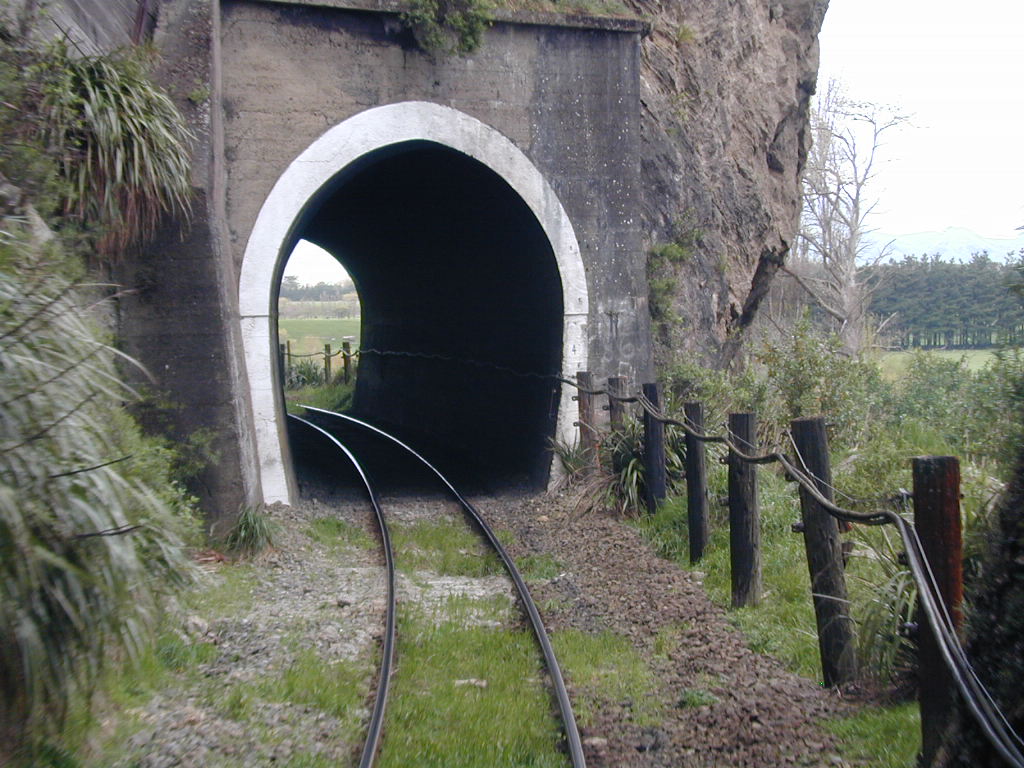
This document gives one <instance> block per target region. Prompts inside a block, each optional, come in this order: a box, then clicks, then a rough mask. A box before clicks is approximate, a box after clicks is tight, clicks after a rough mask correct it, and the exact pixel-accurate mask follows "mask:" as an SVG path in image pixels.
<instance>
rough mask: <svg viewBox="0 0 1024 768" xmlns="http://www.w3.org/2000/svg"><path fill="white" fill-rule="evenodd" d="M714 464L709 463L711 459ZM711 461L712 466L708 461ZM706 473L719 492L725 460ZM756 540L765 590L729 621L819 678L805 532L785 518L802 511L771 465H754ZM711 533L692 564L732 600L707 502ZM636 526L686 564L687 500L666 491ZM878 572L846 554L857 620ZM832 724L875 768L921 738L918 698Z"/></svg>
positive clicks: (691, 694) (692, 694)
mask: <svg viewBox="0 0 1024 768" xmlns="http://www.w3.org/2000/svg"><path fill="white" fill-rule="evenodd" d="M710 466H714V465H710ZM710 466H709V468H710ZM713 473H714V474H713V476H712V477H711V478H710V479H709V484H710V486H711V489H712V490H711V494H710V495H711V498H712V499H715V498H718V497H719V496H724V494H725V490H724V479H723V477H722V476H723V475H724V468H721V467H717V466H714V469H713ZM758 481H759V484H760V488H759V491H760V493H759V498H760V502H761V505H760V508H761V547H762V574H763V579H764V593H763V596H762V601H761V603H760V605H758V606H756V607H749V608H741V609H732V610H730V612H729V618H730V621H731V622H732V623H733V624H734V625H735V626H736V627H737V628H739V629H740V630H741V631H742V632H743V634H744V636H745V637H746V638H747V642H748V644H749V646H750V647H751V648H752V649H753V650H755V651H758V652H760V653H765V654H768V655H770V656H773V657H775V658H778V659H780V660H781V661H783V663H785V664H786V666H787V667H788V668H789V669H790V670H792V671H794V672H796V673H797V674H800V675H802V676H804V677H808V678H810V679H812V680H818V681H820V680H821V675H822V672H821V660H820V656H819V651H818V641H817V631H816V626H815V619H814V608H813V605H812V602H811V593H810V576H809V574H808V570H807V560H806V555H805V552H804V546H803V537H802V536H800V535H798V534H794V533H792V531H791V529H790V525H791V524H792V523H793V522H795V521H797V520H799V519H800V507H799V501H798V497H797V492H796V487H795V486H794V485H793V484H790V483H786V482H784V481H783V480H782V478H781V476H780V475H779V474H778V473H777V472H776V471H771V470H762V471H761V472H759V475H758ZM711 517H712V521H711V528H712V534H711V540H710V543H709V547H708V549H707V551H706V553H705V556H704V559H703V560H702V561H701V562H700V563H699V564H697V566H695V567H694V568H693V570H699V571H701V572H703V573H704V586H705V588H706V590H707V592H708V595H709V596H710V597H711V599H712V600H713V601H715V602H716V603H718V604H719V605H722V606H726V607H728V606H729V605H730V604H731V583H730V570H729V569H730V565H729V530H728V520H727V517H726V512H725V511H724V510H723V509H722V508H720V507H717V508H716V507H712V515H711ZM636 524H637V526H638V527H639V528H640V529H641V531H643V533H644V535H645V537H646V538H647V539H648V540H649V541H650V542H651V543H652V545H653V546H655V547H656V548H657V549H658V551H659V553H660V554H661V555H662V556H663V557H667V558H669V559H671V560H674V561H675V562H676V563H678V564H679V565H681V566H682V567H685V568H690V567H691V566H690V565H689V562H688V559H689V549H688V547H689V544H688V536H687V531H686V500H685V498H680V497H676V498H670V499H669V500H667V502H666V503H665V504H664V505H663V506H662V507H661V508H660V509H659V510H658V513H657V514H655V515H651V516H647V517H643V518H640V519H639V520H637V521H636ZM880 579H882V574H881V571H880V569H879V566H878V564H877V563H874V562H873V561H872V560H871V559H870V558H865V557H855V558H851V560H850V563H849V565H848V568H847V585H848V589H849V591H850V597H851V600H853V617H854V619H855V620H856V619H857V618H858V616H859V615H860V613H861V610H862V609H860V608H859V606H864V605H865V604H866V603H867V601H868V600H869V599H870V592H869V590H868V588H867V585H869V584H871V583H878V582H879V580H880ZM670 642H671V638H670V637H666V638H661V639H659V638H656V646H657V645H659V643H660V644H661V646H662V647H665V646H667V645H668V644H670ZM679 695H680V699H679V706H683V707H689V706H701V705H702V704H704V703H710V701H708V700H707V698H708V696H713V694H711V693H710V691H706V690H704V689H703V688H695V689H686V690H683V691H681V692H680V694H679ZM828 727H829V729H830V730H832V731H833V732H834V733H836V734H837V735H838V736H840V737H841V739H840V740H841V743H842V746H843V754H844V755H845V756H847V757H856V758H858V759H864V760H865V763H864V764H865V765H871V766H872V768H909V766H912V765H913V757H914V755H915V754H916V751H917V749H918V746H919V742H920V725H919V720H918V714H917V705H916V704H908V705H902V706H899V707H870V708H865V709H864V710H863V711H862V712H860V713H859V714H857V715H855V716H853V717H850V718H844V719H842V720H837V721H833V722H830V723H829V725H828Z"/></svg>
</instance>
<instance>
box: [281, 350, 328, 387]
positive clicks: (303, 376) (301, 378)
mask: <svg viewBox="0 0 1024 768" xmlns="http://www.w3.org/2000/svg"><path fill="white" fill-rule="evenodd" d="M323 385H324V369H323V367H322V366H320V365H318V364H317V363H316V361H315V360H312V359H310V358H303V359H300V360H299V362H297V363H296V364H295V365H292V366H290V367H289V368H288V371H287V373H286V374H285V382H284V387H285V389H302V388H303V387H322V386H323Z"/></svg>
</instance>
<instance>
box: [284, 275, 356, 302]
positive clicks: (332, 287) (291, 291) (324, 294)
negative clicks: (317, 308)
mask: <svg viewBox="0 0 1024 768" xmlns="http://www.w3.org/2000/svg"><path fill="white" fill-rule="evenodd" d="M281 298H282V299H289V300H290V301H344V300H346V299H353V300H355V299H356V298H357V297H356V287H355V286H354V285H353V284H352V282H351V281H347V282H344V283H322V282H321V283H317V284H316V285H300V284H299V278H297V277H295V276H294V275H286V276H285V277H284V279H283V280H281Z"/></svg>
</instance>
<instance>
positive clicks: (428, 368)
mask: <svg viewBox="0 0 1024 768" xmlns="http://www.w3.org/2000/svg"><path fill="white" fill-rule="evenodd" d="M293 234H294V239H295V240H297V239H298V238H305V239H306V240H309V241H311V242H313V243H315V244H317V245H319V246H320V247H321V248H323V249H325V250H326V251H328V252H330V253H331V254H332V255H334V257H335V258H337V259H338V260H339V261H340V262H341V264H342V265H343V266H344V267H345V269H346V270H347V271H348V273H349V275H350V276H351V277H352V279H353V281H354V283H355V285H356V288H357V290H358V293H359V297H360V303H361V313H362V319H361V339H360V349H361V354H360V361H359V375H358V378H357V382H356V391H355V399H354V404H353V413H355V414H357V415H359V416H362V417H364V418H367V419H368V420H370V421H373V422H374V423H376V424H379V425H381V426H390V427H391V428H393V429H394V430H395V431H396V434H398V435H399V436H402V437H403V438H405V439H407V440H408V441H410V443H411V444H413V445H414V446H418V447H420V449H421V450H422V452H423V453H424V454H426V455H427V456H428V457H429V458H431V459H432V460H434V461H436V462H437V463H438V465H439V466H440V467H441V468H447V469H449V470H450V471H453V472H459V473H461V474H463V475H465V474H467V473H470V474H472V475H475V477H476V479H479V480H480V481H481V482H483V483H484V484H485V485H486V486H488V487H492V488H498V487H502V488H504V487H519V486H527V487H537V486H541V485H543V484H544V483H545V482H546V480H547V473H548V471H549V465H550V450H549V448H548V439H549V438H550V437H552V436H553V434H554V428H555V418H556V416H557V404H558V395H557V387H556V382H555V381H554V380H553V379H552V378H549V377H548V378H545V377H542V376H536V375H529V376H523V375H515V373H513V372H518V373H520V374H522V373H528V374H557V373H558V372H559V370H560V365H561V354H562V314H563V311H562V288H561V279H560V276H559V273H558V268H557V264H556V261H555V256H554V253H553V251H552V248H551V244H550V242H549V241H548V238H547V236H546V235H545V233H544V230H543V228H542V227H541V225H540V224H539V222H538V221H537V219H536V217H535V216H534V215H533V213H532V212H531V211H530V209H529V207H528V206H527V205H526V203H524V202H523V200H522V199H521V198H520V197H519V195H518V194H517V193H516V192H515V191H514V190H513V189H512V188H511V187H510V186H509V185H508V184H507V183H506V182H505V181H504V180H503V179H502V178H501V177H500V176H499V175H498V174H497V173H495V172H494V171H492V170H491V169H489V168H488V167H487V166H485V165H483V164H482V163H480V162H478V161H477V160H475V159H473V158H471V157H469V156H468V155H465V154H463V153H461V152H458V151H455V150H452V149H450V148H447V147H444V146H442V145H439V144H435V143H432V142H425V141H416V142H405V143H402V144H397V145H392V146H389V147H386V148H384V149H381V150H377V151H376V152H373V153H370V154H368V155H366V156H364V157H363V158H361V159H360V161H358V162H357V163H354V164H352V165H350V166H349V167H347V168H346V169H345V170H343V171H342V172H341V173H339V174H338V176H336V177H335V178H334V179H333V180H332V182H331V183H330V184H329V185H328V186H327V187H326V188H325V189H324V190H322V191H321V192H320V193H319V195H318V196H317V197H316V198H315V199H314V200H312V201H311V203H310V204H309V205H308V206H307V207H306V210H305V212H304V214H303V217H302V219H301V220H300V222H299V225H298V227H297V228H296V230H295V231H294V233H293Z"/></svg>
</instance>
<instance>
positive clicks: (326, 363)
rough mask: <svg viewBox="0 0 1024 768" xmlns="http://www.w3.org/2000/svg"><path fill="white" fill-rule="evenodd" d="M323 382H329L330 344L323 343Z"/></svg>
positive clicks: (328, 384) (328, 383)
mask: <svg viewBox="0 0 1024 768" xmlns="http://www.w3.org/2000/svg"><path fill="white" fill-rule="evenodd" d="M324 384H326V385H327V386H330V384H331V345H330V344H324Z"/></svg>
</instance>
